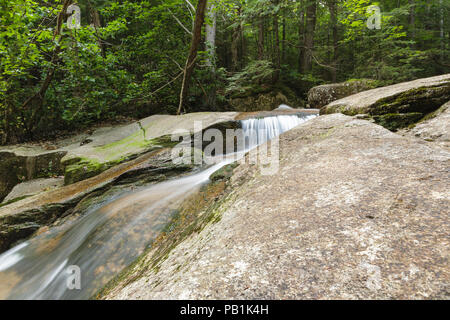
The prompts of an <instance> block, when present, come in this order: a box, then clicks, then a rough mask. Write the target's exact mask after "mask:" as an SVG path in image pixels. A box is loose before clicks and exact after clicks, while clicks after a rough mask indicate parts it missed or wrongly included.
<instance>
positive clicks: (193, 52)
mask: <svg viewBox="0 0 450 320" xmlns="http://www.w3.org/2000/svg"><path fill="white" fill-rule="evenodd" d="M207 2H208V1H207V0H199V1H198V4H197V9H196V11H195V21H194V29H193V30H192V40H191V48H190V49H189V55H188V58H187V60H186V65H185V67H184V75H183V82H182V83H181V92H180V104H179V105H178V112H177V114H178V115H179V114H181V109H182V108H183V104H184V101H185V100H186V97H187V94H188V89H189V81H190V80H191V76H192V73H193V72H194V67H195V60H196V59H197V51H198V46H199V44H200V41H201V38H202V27H203V23H204V22H205V11H206V3H207Z"/></svg>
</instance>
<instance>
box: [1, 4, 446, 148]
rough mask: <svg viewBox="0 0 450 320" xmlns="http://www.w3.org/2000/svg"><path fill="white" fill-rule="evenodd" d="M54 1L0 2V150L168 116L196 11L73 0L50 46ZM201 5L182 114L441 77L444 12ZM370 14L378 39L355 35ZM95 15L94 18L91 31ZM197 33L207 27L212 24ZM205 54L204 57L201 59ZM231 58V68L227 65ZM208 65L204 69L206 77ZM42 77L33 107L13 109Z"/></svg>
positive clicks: (422, 7) (429, 7)
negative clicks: (231, 102) (201, 32)
mask: <svg viewBox="0 0 450 320" xmlns="http://www.w3.org/2000/svg"><path fill="white" fill-rule="evenodd" d="M63 2H64V1H63V0H50V1H42V0H0V142H1V143H15V142H22V141H27V140H36V139H41V138H51V137H55V136H56V135H57V134H58V133H61V132H64V131H72V130H78V129H80V128H81V129H82V128H85V127H87V126H91V125H94V124H96V123H99V122H103V121H114V120H116V119H119V118H121V117H133V118H139V117H144V116H148V115H151V114H155V113H175V112H176V109H177V105H178V99H179V92H180V87H181V79H182V69H183V67H184V65H185V61H186V56H187V52H188V50H189V45H190V41H191V35H190V34H189V30H190V29H191V28H192V23H193V19H194V16H193V15H194V10H193V8H192V7H191V4H190V3H192V6H195V5H196V1H186V0H137V1H136V0H108V1H106V0H79V1H77V4H78V5H79V7H80V8H81V18H82V20H81V28H80V29H69V28H67V26H66V22H65V21H64V24H63V27H62V34H61V36H60V37H56V38H54V32H55V29H56V19H57V16H58V13H59V12H60V11H61V8H62V6H63ZM209 2H210V4H212V5H214V6H213V9H212V10H213V11H214V12H215V14H216V17H217V21H216V22H217V33H216V48H210V47H207V45H203V47H202V48H201V49H200V52H199V56H198V59H197V63H196V64H197V65H196V69H195V72H194V75H193V77H192V80H191V82H192V85H191V86H190V88H191V89H190V92H189V97H188V102H187V104H188V107H187V111H205V110H226V109H227V108H228V106H227V103H228V99H229V98H230V97H232V96H234V95H242V94H245V92H250V93H253V94H258V92H260V90H266V89H267V88H269V90H270V88H272V87H275V86H276V85H280V86H284V87H289V88H290V90H292V91H293V92H295V93H296V94H297V95H298V96H304V95H305V92H306V91H307V90H308V89H309V88H310V87H311V86H314V85H317V84H321V83H324V82H330V81H332V79H333V76H332V75H333V70H336V71H335V75H336V81H345V80H347V79H350V78H356V79H359V78H371V79H376V80H379V81H381V82H383V83H394V82H400V81H404V80H410V79H415V78H419V77H426V76H432V75H437V74H443V73H448V72H450V65H449V63H448V61H450V59H449V57H450V46H449V43H450V41H449V40H448V39H449V38H450V36H449V33H450V19H448V17H449V16H450V2H449V1H445V0H442V1H441V0H431V1H424V0H413V1H411V0H395V1H394V0H379V1H373V2H372V1H370V0H301V1H291V0H210V1H209ZM313 2H317V3H318V6H317V11H316V16H315V20H314V21H315V31H314V47H313V49H312V52H311V53H312V69H311V71H308V72H303V71H301V70H300V67H299V64H300V63H299V61H300V57H301V56H302V54H304V53H305V50H304V36H305V33H304V32H305V24H306V21H307V20H308V19H307V16H306V10H305V9H306V8H307V6H309V5H311V4H312V3H313ZM333 3H336V15H337V19H336V22H335V24H333V20H332V17H331V13H332V11H331V8H332V6H331V4H333ZM370 5H378V6H379V7H380V8H381V14H382V23H381V29H380V30H377V29H375V30H369V29H368V28H367V26H366V20H367V19H368V17H369V13H368V12H367V8H368V6H370ZM94 12H97V13H98V15H99V17H100V24H99V25H96V26H95V27H94V26H91V24H92V23H93V22H94V21H93V17H94ZM275 22H277V23H276V24H275ZM206 23H207V24H208V25H212V16H208V17H207V19H206ZM182 26H183V27H182ZM275 30H278V37H276V34H275V33H276V32H275ZM333 30H335V31H336V34H337V44H336V45H334V44H333ZM261 31H262V33H261ZM261 34H262V38H259V37H260V35H261ZM277 38H278V42H277ZM261 44H262V45H263V48H262V49H263V57H261V52H260V51H261ZM58 46H60V48H58ZM335 46H336V47H335ZM58 49H59V50H58ZM211 49H215V54H214V55H215V57H211V56H209V54H210V52H211V51H214V50H211ZM55 52H56V53H57V59H56V60H55V61H54V62H53V63H52V56H53V53H55ZM278 55H280V56H281V57H280V60H281V61H280V63H278V61H277V56H278ZM236 57H237V58H238V65H233V63H235V62H236V61H234V62H233V59H234V60H235V58H236ZM208 61H214V66H213V67H214V68H213V69H211V64H208V63H207V62H208ZM52 68H54V69H55V72H54V74H53V78H52V80H51V83H50V86H49V87H48V89H47V90H46V91H45V93H44V96H43V104H42V107H39V106H35V105H31V106H27V107H24V105H26V101H27V100H28V99H29V98H30V97H32V96H33V95H35V94H36V93H37V92H39V90H40V89H41V88H42V85H43V83H44V80H45V79H46V77H47V76H48V74H49V72H50V71H51V70H52ZM274 73H275V74H276V75H277V76H276V77H275V76H274ZM278 75H279V76H278ZM273 79H279V82H280V83H279V84H274V83H272V80H273ZM33 115H36V116H33Z"/></svg>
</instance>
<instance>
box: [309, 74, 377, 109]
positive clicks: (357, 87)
mask: <svg viewBox="0 0 450 320" xmlns="http://www.w3.org/2000/svg"><path fill="white" fill-rule="evenodd" d="M378 86H380V83H379V82H378V81H376V80H370V79H352V80H349V81H346V82H341V83H332V84H325V85H321V86H317V87H314V88H312V89H311V90H309V92H308V104H309V106H310V107H311V108H321V107H323V106H325V105H327V104H329V103H330V102H333V101H336V100H338V99H341V98H344V97H347V96H350V95H352V94H355V93H358V92H361V91H365V90H370V89H374V88H376V87H378Z"/></svg>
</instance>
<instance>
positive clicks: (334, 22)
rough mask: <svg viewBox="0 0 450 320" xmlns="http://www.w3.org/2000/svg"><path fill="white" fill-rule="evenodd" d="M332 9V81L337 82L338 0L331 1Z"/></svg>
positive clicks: (330, 6)
mask: <svg viewBox="0 0 450 320" xmlns="http://www.w3.org/2000/svg"><path fill="white" fill-rule="evenodd" d="M329 8H330V22H331V28H332V34H333V63H332V67H333V68H332V69H330V70H331V71H330V72H331V81H332V82H336V78H337V75H336V68H337V49H338V30H337V3H336V0H330V1H329Z"/></svg>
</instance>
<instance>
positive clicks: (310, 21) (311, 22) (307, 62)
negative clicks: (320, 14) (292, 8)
mask: <svg viewBox="0 0 450 320" xmlns="http://www.w3.org/2000/svg"><path fill="white" fill-rule="evenodd" d="M316 10H317V0H310V1H308V3H307V5H306V27H305V51H304V54H303V59H302V71H303V72H309V71H311V70H312V52H313V50H314V32H315V29H316Z"/></svg>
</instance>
